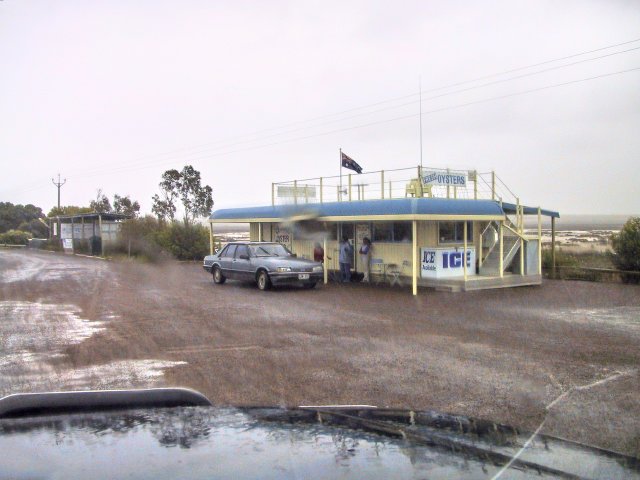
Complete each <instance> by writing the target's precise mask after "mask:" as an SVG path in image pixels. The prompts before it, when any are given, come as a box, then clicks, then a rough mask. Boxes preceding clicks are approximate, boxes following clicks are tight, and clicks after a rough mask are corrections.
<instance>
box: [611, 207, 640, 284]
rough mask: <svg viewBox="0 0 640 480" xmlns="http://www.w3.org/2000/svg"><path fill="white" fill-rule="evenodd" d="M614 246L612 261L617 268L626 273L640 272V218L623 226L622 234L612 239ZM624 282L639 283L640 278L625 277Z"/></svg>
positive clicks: (632, 219)
mask: <svg viewBox="0 0 640 480" xmlns="http://www.w3.org/2000/svg"><path fill="white" fill-rule="evenodd" d="M611 244H612V246H613V255H612V258H611V259H612V261H613V263H614V265H615V266H616V267H618V269H620V270H625V271H633V272H638V271H640V217H631V218H630V219H629V220H627V222H626V223H625V224H624V225H623V226H622V230H620V233H618V234H614V235H612V237H611ZM623 280H624V281H627V282H634V283H637V282H638V281H640V277H637V276H631V275H625V276H624V277H623Z"/></svg>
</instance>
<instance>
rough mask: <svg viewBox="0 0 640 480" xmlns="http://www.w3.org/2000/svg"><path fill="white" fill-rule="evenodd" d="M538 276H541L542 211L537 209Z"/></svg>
mask: <svg viewBox="0 0 640 480" xmlns="http://www.w3.org/2000/svg"><path fill="white" fill-rule="evenodd" d="M538 275H542V209H541V208H540V207H538Z"/></svg>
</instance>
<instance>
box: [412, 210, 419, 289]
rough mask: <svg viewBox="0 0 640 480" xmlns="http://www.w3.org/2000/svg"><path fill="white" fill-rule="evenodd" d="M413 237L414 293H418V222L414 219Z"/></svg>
mask: <svg viewBox="0 0 640 480" xmlns="http://www.w3.org/2000/svg"><path fill="white" fill-rule="evenodd" d="M411 237H412V239H413V248H412V251H413V261H412V262H411V265H412V267H413V275H412V276H413V282H412V284H413V294H414V295H417V294H418V222H417V221H416V220H414V221H413V222H411Z"/></svg>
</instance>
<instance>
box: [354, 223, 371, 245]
mask: <svg viewBox="0 0 640 480" xmlns="http://www.w3.org/2000/svg"><path fill="white" fill-rule="evenodd" d="M365 237H367V238H368V239H369V240H371V224H370V223H357V224H356V245H362V239H363V238H365Z"/></svg>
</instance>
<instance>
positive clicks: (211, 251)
mask: <svg viewBox="0 0 640 480" xmlns="http://www.w3.org/2000/svg"><path fill="white" fill-rule="evenodd" d="M213 250H214V249H213V223H211V222H209V255H213Z"/></svg>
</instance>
